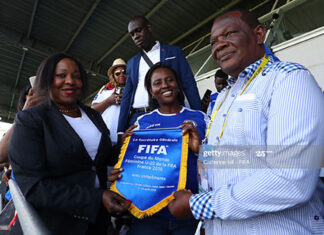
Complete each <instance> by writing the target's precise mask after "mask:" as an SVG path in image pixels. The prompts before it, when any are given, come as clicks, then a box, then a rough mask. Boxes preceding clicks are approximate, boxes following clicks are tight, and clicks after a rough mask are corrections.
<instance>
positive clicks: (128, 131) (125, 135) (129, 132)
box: [121, 125, 137, 144]
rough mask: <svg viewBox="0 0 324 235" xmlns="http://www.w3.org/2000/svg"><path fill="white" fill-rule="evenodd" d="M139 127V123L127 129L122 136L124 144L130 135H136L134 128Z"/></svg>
mask: <svg viewBox="0 0 324 235" xmlns="http://www.w3.org/2000/svg"><path fill="white" fill-rule="evenodd" d="M136 127H137V125H132V126H130V127H129V128H128V129H127V130H126V131H125V133H124V134H123V136H122V137H121V143H122V144H124V141H125V139H126V138H127V137H128V136H132V135H134V133H133V130H134V129H135V128H136Z"/></svg>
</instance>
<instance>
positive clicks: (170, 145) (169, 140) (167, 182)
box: [111, 128, 189, 219]
mask: <svg viewBox="0 0 324 235" xmlns="http://www.w3.org/2000/svg"><path fill="white" fill-rule="evenodd" d="M181 132H182V129H179V128H172V129H150V130H147V129H146V130H138V131H134V135H132V136H129V137H127V138H126V140H125V142H124V145H123V146H122V149H121V153H120V155H119V161H118V163H117V164H116V166H115V168H123V169H124V171H123V172H122V175H123V177H122V178H121V179H119V180H117V181H115V182H114V184H113V185H112V186H111V190H112V191H115V192H117V193H118V194H120V195H122V196H123V197H125V198H126V199H128V200H131V201H132V204H131V206H130V208H129V211H130V212H131V213H132V214H133V215H134V216H135V217H137V218H139V219H141V218H143V217H146V216H151V215H153V214H155V213H157V212H158V211H160V210H161V209H163V208H164V207H166V206H167V205H168V203H169V202H170V201H171V200H172V199H173V195H172V193H173V192H174V191H177V190H181V189H184V188H185V186H186V181H187V159H188V141H189V137H188V134H186V135H184V136H182V135H181Z"/></svg>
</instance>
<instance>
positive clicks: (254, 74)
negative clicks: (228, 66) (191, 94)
mask: <svg viewBox="0 0 324 235" xmlns="http://www.w3.org/2000/svg"><path fill="white" fill-rule="evenodd" d="M269 59H270V57H269V56H266V55H264V56H263V59H262V62H261V64H260V65H259V66H258V68H257V69H256V70H255V71H254V73H253V74H252V76H251V77H250V79H249V81H248V82H247V83H246V85H245V86H244V88H243V90H242V91H241V93H240V95H242V94H243V93H244V91H245V90H246V88H247V87H248V86H249V85H250V83H251V82H252V81H253V79H254V78H255V77H256V76H257V75H258V74H259V73H261V71H262V70H263V69H264V67H265V66H266V64H267V63H268V61H269ZM228 93H229V87H227V88H226V93H225V95H224V98H223V99H222V101H221V102H220V103H219V105H218V106H217V108H216V110H215V112H214V113H213V115H212V117H211V119H210V121H209V124H208V128H207V131H206V135H205V139H207V137H208V135H209V132H210V129H211V126H212V124H213V122H214V119H215V117H216V114H217V112H218V110H219V109H220V108H221V106H222V105H223V103H224V101H225V100H226V97H227V95H228ZM230 111H231V109H229V110H228V112H227V114H226V118H225V121H224V123H223V126H222V129H221V132H220V134H219V139H220V138H222V136H223V132H224V129H225V126H226V122H227V118H228V116H229V113H230Z"/></svg>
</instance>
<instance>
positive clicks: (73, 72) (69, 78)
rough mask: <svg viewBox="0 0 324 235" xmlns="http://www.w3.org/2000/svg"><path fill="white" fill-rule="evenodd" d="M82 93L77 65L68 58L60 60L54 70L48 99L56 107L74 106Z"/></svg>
mask: <svg viewBox="0 0 324 235" xmlns="http://www.w3.org/2000/svg"><path fill="white" fill-rule="evenodd" d="M81 93H82V81H81V75H80V71H79V67H78V65H77V64H76V63H75V62H74V61H73V60H71V59H69V58H64V59H62V60H60V61H59V62H58V63H57V65H56V68H55V72H54V79H53V84H52V87H51V90H50V97H51V99H52V101H53V102H54V103H55V104H56V105H57V106H63V107H64V106H71V105H75V104H76V102H77V100H78V99H79V98H80V96H81Z"/></svg>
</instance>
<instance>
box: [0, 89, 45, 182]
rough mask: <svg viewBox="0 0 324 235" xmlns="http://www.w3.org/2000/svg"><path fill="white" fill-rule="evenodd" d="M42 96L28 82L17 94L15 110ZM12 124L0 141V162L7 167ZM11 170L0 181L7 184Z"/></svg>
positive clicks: (36, 100) (25, 107) (30, 105)
mask: <svg viewBox="0 0 324 235" xmlns="http://www.w3.org/2000/svg"><path fill="white" fill-rule="evenodd" d="M43 99H44V97H40V96H36V95H35V94H34V93H33V89H32V87H31V85H30V84H28V85H27V86H26V87H24V88H23V89H22V90H21V91H20V94H19V98H18V103H17V111H18V112H19V111H21V110H25V109H28V108H30V107H32V106H35V105H36V104H39V103H40V102H41V101H42V100H43ZM14 125H15V124H13V125H12V126H11V127H10V128H9V130H8V131H7V132H6V133H5V134H4V136H3V138H2V139H1V141H0V162H1V163H2V164H4V166H6V167H9V157H8V149H9V141H10V138H11V135H12V131H13V129H14ZM10 175H11V170H10V169H8V170H7V171H6V172H5V173H4V174H3V175H2V179H1V181H2V182H3V183H4V184H6V185H7V184H8V180H9V179H10Z"/></svg>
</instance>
